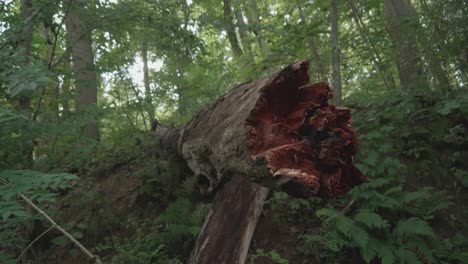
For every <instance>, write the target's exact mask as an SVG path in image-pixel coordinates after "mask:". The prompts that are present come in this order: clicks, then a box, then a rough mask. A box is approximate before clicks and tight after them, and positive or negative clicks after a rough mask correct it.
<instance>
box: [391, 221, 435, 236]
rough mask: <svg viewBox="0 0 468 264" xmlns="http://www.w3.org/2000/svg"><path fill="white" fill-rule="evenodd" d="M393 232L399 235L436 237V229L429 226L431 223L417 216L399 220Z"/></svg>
mask: <svg viewBox="0 0 468 264" xmlns="http://www.w3.org/2000/svg"><path fill="white" fill-rule="evenodd" d="M393 232H394V233H395V235H396V236H397V237H407V236H414V235H422V236H428V237H435V234H434V231H432V228H431V227H430V226H429V224H428V223H427V222H426V221H423V220H421V219H419V218H417V217H412V218H409V219H406V220H402V221H399V222H398V224H397V226H396V228H395V230H394V231H393Z"/></svg>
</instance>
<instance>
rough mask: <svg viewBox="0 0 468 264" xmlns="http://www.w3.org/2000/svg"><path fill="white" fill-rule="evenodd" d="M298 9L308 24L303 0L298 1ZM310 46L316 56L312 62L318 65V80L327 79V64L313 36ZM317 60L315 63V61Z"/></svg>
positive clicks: (310, 39) (310, 38) (302, 18)
mask: <svg viewBox="0 0 468 264" xmlns="http://www.w3.org/2000/svg"><path fill="white" fill-rule="evenodd" d="M297 10H298V11H299V17H300V18H301V20H302V21H303V23H304V24H307V21H306V17H305V14H304V9H303V8H302V4H301V2H298V4H297ZM309 47H310V50H311V51H312V55H313V56H314V59H313V60H312V63H313V64H315V65H316V67H317V77H318V79H319V80H318V81H319V82H320V81H325V80H326V76H327V73H326V72H327V70H326V68H325V65H324V63H323V61H322V58H321V57H320V53H319V51H318V47H317V43H316V42H315V40H314V38H313V37H309ZM314 62H315V63H314Z"/></svg>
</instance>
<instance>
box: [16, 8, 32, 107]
mask: <svg viewBox="0 0 468 264" xmlns="http://www.w3.org/2000/svg"><path fill="white" fill-rule="evenodd" d="M31 15H32V1H31V0H22V3H21V17H22V19H23V21H24V26H23V31H22V34H21V35H22V36H21V37H22V40H21V48H22V52H23V64H24V65H27V64H29V62H30V59H31V43H32V31H33V23H32V19H31V18H30V16H31ZM19 107H20V109H21V111H23V114H25V115H28V116H29V115H30V114H31V99H30V98H29V97H28V96H24V95H23V96H20V98H19Z"/></svg>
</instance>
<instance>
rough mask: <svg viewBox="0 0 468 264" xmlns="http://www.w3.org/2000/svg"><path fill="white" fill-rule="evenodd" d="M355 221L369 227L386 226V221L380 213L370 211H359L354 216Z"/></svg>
mask: <svg viewBox="0 0 468 264" xmlns="http://www.w3.org/2000/svg"><path fill="white" fill-rule="evenodd" d="M354 220H355V221H356V222H359V223H362V224H364V225H365V226H367V227H369V228H386V227H388V222H387V221H386V220H385V219H383V218H382V217H381V216H380V215H378V214H376V213H373V212H370V211H364V210H362V211H360V212H358V213H357V214H356V216H355V217H354Z"/></svg>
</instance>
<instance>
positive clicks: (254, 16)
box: [247, 0, 270, 58]
mask: <svg viewBox="0 0 468 264" xmlns="http://www.w3.org/2000/svg"><path fill="white" fill-rule="evenodd" d="M247 8H248V9H249V12H248V13H250V16H249V21H250V22H251V23H252V25H253V32H254V34H255V36H257V40H258V45H259V46H260V49H261V50H262V52H263V55H264V56H265V58H268V56H269V55H270V51H269V49H268V46H267V44H266V41H265V37H264V36H263V33H262V25H261V22H260V19H259V17H258V8H257V3H256V2H255V0H248V2H247Z"/></svg>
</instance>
